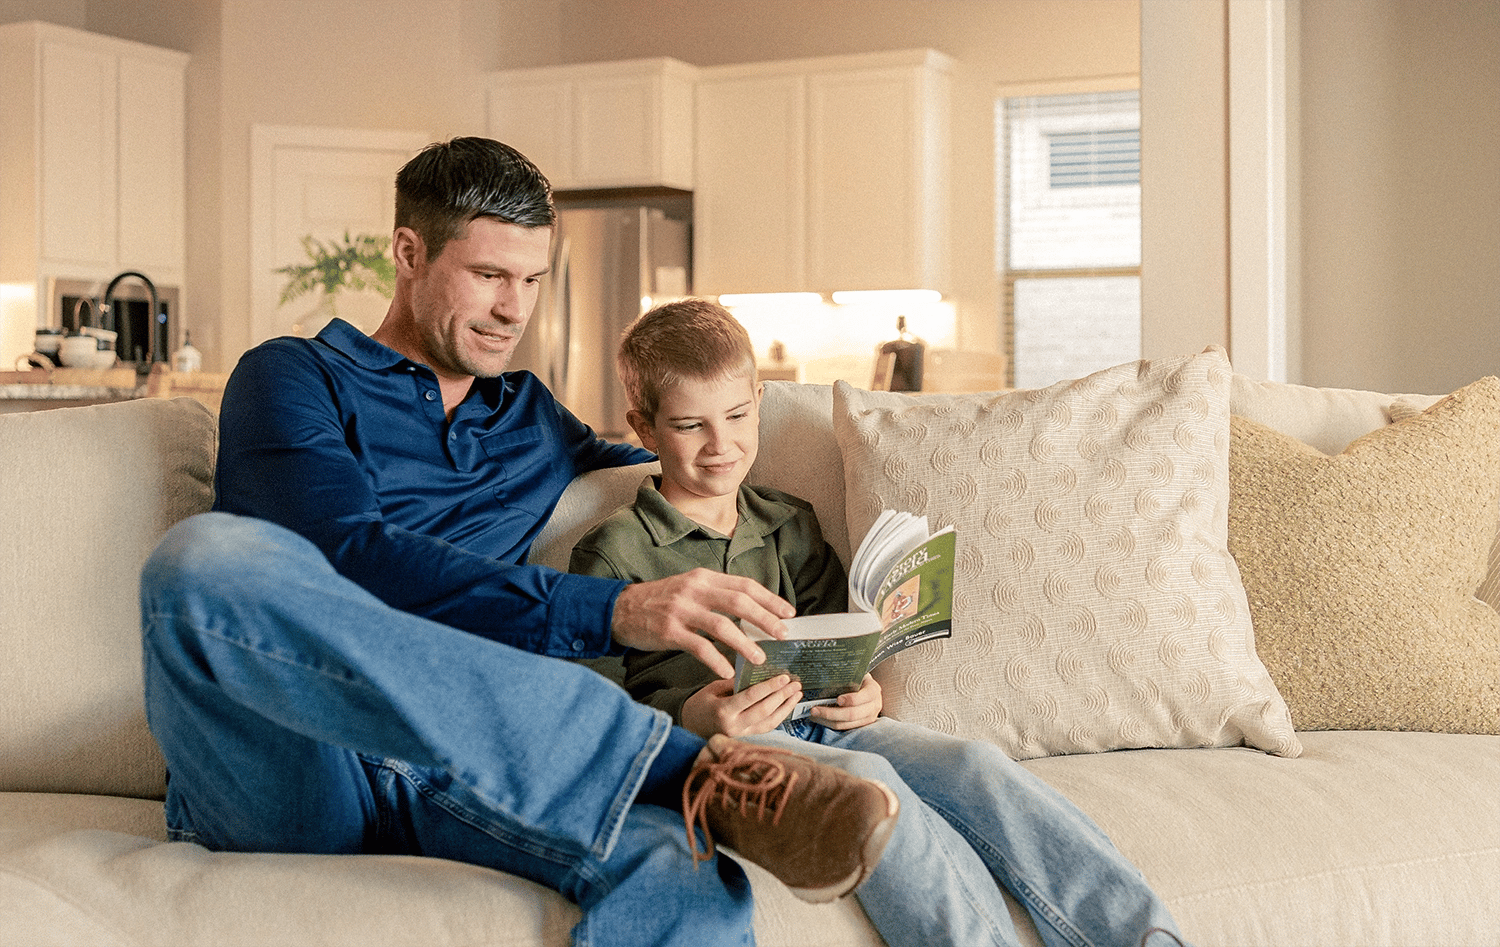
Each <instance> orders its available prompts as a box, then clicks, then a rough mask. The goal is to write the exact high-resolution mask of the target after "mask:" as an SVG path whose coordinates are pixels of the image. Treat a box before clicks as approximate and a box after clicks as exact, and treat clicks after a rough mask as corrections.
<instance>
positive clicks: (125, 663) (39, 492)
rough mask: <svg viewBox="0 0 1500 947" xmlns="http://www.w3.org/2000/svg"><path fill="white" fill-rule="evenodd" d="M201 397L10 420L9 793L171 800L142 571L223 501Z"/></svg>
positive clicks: (3, 696)
mask: <svg viewBox="0 0 1500 947" xmlns="http://www.w3.org/2000/svg"><path fill="white" fill-rule="evenodd" d="M216 438H217V427H216V424H215V422H214V418H213V415H212V414H211V413H210V412H209V410H208V409H207V408H205V407H204V406H203V405H201V404H199V403H198V402H196V401H193V400H190V399H186V398H184V399H178V400H171V401H167V400H161V399H143V400H139V401H130V402H123V403H119V404H109V405H98V406H93V407H84V408H57V409H53V410H49V411H38V412H32V413H23V414H7V415H0V484H4V491H5V496H6V500H5V502H4V503H3V504H0V533H3V535H4V536H5V541H4V542H3V543H0V641H3V646H0V654H3V655H4V658H3V660H0V720H3V721H4V726H3V728H0V791H23V792H70V793H98V794H106V795H121V796H137V797H142V798H159V797H161V796H162V795H163V794H164V793H165V791H166V782H165V766H164V764H163V762H162V759H161V754H160V752H159V750H158V749H157V747H156V743H155V741H154V740H153V739H152V738H151V734H150V732H149V731H148V730H147V729H146V719H145V710H144V703H143V699H142V690H141V645H140V638H141V633H140V604H139V595H140V593H139V581H140V571H141V565H142V564H143V563H144V562H145V560H146V557H147V556H148V555H149V554H150V553H151V550H152V549H153V548H155V546H156V544H157V542H158V540H160V539H161V537H162V535H163V534H164V533H165V532H166V531H167V529H168V528H169V527H170V526H171V525H172V524H173V523H176V522H177V521H178V520H180V519H183V518H184V517H187V516H189V515H192V514H194V513H199V512H202V511H204V510H207V509H208V508H209V506H210V505H211V503H212V501H213V465H214V456H215V451H216Z"/></svg>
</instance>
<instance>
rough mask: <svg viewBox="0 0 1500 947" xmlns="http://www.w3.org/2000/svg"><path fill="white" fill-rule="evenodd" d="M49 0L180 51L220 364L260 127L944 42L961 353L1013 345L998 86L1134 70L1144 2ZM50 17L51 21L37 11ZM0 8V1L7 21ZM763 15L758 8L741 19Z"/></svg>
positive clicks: (364, 122)
mask: <svg viewBox="0 0 1500 947" xmlns="http://www.w3.org/2000/svg"><path fill="white" fill-rule="evenodd" d="M141 2H144V3H145V4H146V6H145V7H144V10H145V12H146V14H147V15H145V16H142V15H141V11H142V9H143V8H142V7H141V6H140V3H138V2H136V0H89V2H87V3H83V2H81V0H75V2H74V3H71V4H64V3H62V2H61V0H52V2H47V0H36V2H35V3H31V4H22V5H23V6H25V7H28V8H29V9H30V10H31V11H34V12H30V13H27V11H26V10H23V11H21V13H20V14H18V15H17V16H16V17H15V18H25V16H26V15H36V16H42V17H54V16H59V15H68V16H72V17H74V18H75V20H76V17H77V10H78V9H80V8H81V9H83V10H85V11H86V18H85V22H70V23H69V25H74V26H83V27H84V28H87V29H93V30H96V31H98V32H104V33H110V34H112V35H117V36H125V37H127V38H130V39H136V40H139V41H142V42H150V43H156V44H158V45H164V46H170V47H173V48H177V49H184V50H186V51H187V52H190V53H191V54H192V55H193V66H192V67H191V68H192V72H191V73H190V76H189V126H190V127H189V133H188V136H189V137H188V141H189V156H188V167H189V175H188V176H189V204H188V229H189V247H190V249H189V259H188V272H189V280H190V283H191V288H192V293H193V295H192V300H191V311H190V312H189V313H188V314H187V322H188V324H189V326H190V327H191V328H192V330H193V338H194V342H195V343H196V344H198V345H199V347H200V348H203V349H204V350H205V354H206V359H207V362H208V364H209V365H210V366H211V367H228V366H229V364H231V363H232V361H233V359H235V358H237V357H238V354H239V353H240V352H241V351H242V350H243V349H244V347H245V346H246V344H248V332H247V329H246V326H247V324H248V321H249V313H248V309H247V307H248V301H247V300H248V280H249V274H248V271H247V269H246V262H245V261H246V260H247V259H248V254H249V240H250V237H249V229H248V228H249V220H248V215H247V213H246V210H245V208H246V206H247V203H248V200H249V138H250V127H251V125H253V124H255V123H268V124H288V125H289V124H300V125H315V126H335V127H355V128H373V129H380V128H394V129H415V130H421V131H427V132H429V133H430V134H431V135H432V136H434V137H446V136H448V135H453V134H464V133H474V132H482V131H483V127H482V123H483V108H482V97H481V95H480V93H479V91H478V90H479V85H478V81H479V78H480V77H481V76H482V75H483V74H484V73H485V72H488V71H490V70H494V69H499V68H509V67H516V66H529V65H545V64H551V63H559V62H584V61H594V60H606V59H622V58H631V57H637V56H673V57H676V58H680V59H683V60H686V61H688V62H692V63H694V64H699V65H713V64H718V63H725V62H742V61H757V60H764V59H778V58H791V57H798V56H814V55H818V56H821V55H833V54H841V53H858V52H869V51H877V50H886V49H901V48H911V47H920V46H930V47H934V48H937V49H940V50H942V51H944V52H947V53H949V54H950V55H953V56H955V57H957V58H958V59H960V60H961V61H963V62H964V63H965V74H964V77H963V80H964V81H963V83H962V84H961V94H960V104H959V106H958V109H959V114H960V115H961V116H963V117H965V121H964V123H963V125H964V128H963V132H964V134H962V135H960V136H958V138H957V141H956V147H955V151H956V157H957V161H956V165H957V174H956V175H955V181H954V185H953V186H954V189H955V191H956V193H957V195H958V196H959V199H958V200H956V201H955V202H954V206H955V216H956V225H957V228H958V233H959V234H960V235H961V236H960V239H959V240H958V241H957V246H956V253H955V262H956V265H957V268H958V270H959V272H960V274H961V278H960V279H959V280H958V284H959V289H958V292H959V295H960V296H961V297H962V302H961V314H962V318H963V320H964V329H963V330H962V331H963V332H964V333H965V342H966V344H970V345H973V346H976V347H994V346H997V345H998V344H999V341H1000V340H999V338H998V326H997V322H996V319H995V310H996V304H997V302H996V299H997V297H996V286H995V278H994V273H993V263H992V254H993V226H992V220H993V190H994V183H993V175H994V165H993V155H992V139H991V135H992V131H991V128H990V122H991V113H990V106H991V102H992V93H993V89H994V87H995V85H997V84H999V83H1004V82H1017V81H1030V80H1038V79H1041V80H1046V79H1061V78H1075V77H1079V76H1094V75H1116V74H1133V73H1135V72H1136V71H1137V50H1138V46H1139V42H1138V17H1139V6H1138V2H1137V0H1004V2H1000V0H817V2H814V3H806V2H803V0H759V2H754V3H749V2H744V0H424V2H423V3H422V4H421V15H420V16H415V15H413V7H412V5H411V4H410V3H409V2H405V0H300V2H291V0H141ZM42 8H45V9H42ZM3 10H4V8H3V7H0V11H3ZM750 10H753V15H751V16H747V15H746V12H747V11H750Z"/></svg>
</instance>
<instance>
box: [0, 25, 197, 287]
mask: <svg viewBox="0 0 1500 947" xmlns="http://www.w3.org/2000/svg"><path fill="white" fill-rule="evenodd" d="M187 62H188V56H187V54H185V53H180V52H176V51H174V50H166V49H158V48H156V47H152V46H146V45H143V44H140V43H132V42H128V41H125V40H119V39H115V38H112V37H105V36H98V35H95V34H92V33H86V32H83V31H80V30H73V29H68V28H66V27H60V26H54V25H51V24H45V23H18V24H11V25H7V26H3V27H0V126H3V132H4V133H3V145H0V148H3V152H0V219H3V220H4V221H5V228H4V230H3V232H0V278H3V279H4V280H5V281H7V282H21V281H25V282H31V281H36V283H37V287H38V298H45V294H46V280H47V278H49V277H65V278H74V279H108V278H109V277H111V276H113V275H114V274H115V273H118V272H120V271H121V270H126V269H134V270H141V271H143V272H145V273H146V274H147V275H149V276H151V277H152V278H153V279H155V280H157V281H159V282H163V283H167V284H173V285H180V284H181V282H182V275H183V270H184V242H185V223H184V207H185V203H186V195H185V171H184V168H185V146H184V142H185V128H186V124H185V112H184V102H185V95H184V76H185V72H186V68H187Z"/></svg>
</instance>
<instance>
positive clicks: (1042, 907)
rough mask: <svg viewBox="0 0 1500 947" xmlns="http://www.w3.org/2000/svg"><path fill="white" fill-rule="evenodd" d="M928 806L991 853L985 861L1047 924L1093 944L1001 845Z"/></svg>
mask: <svg viewBox="0 0 1500 947" xmlns="http://www.w3.org/2000/svg"><path fill="white" fill-rule="evenodd" d="M928 806H929V807H930V808H932V809H933V811H935V812H937V813H939V814H940V815H941V816H942V817H943V818H944V819H946V820H947V821H948V824H949V825H951V826H953V828H954V829H955V830H956V831H957V832H958V833H959V834H960V835H962V836H963V837H964V838H965V839H967V840H968V842H969V844H970V845H971V846H973V848H974V849H975V851H978V852H980V853H981V855H982V856H984V853H988V855H987V857H985V858H984V860H985V863H986V864H988V865H990V866H991V867H990V871H991V872H995V871H996V868H995V866H997V865H998V866H999V868H1000V870H999V872H998V873H1000V874H1003V875H1004V878H1005V882H1006V883H1005V884H1004V885H1003V887H1005V888H1006V890H1008V891H1010V893H1011V894H1013V895H1014V896H1015V897H1017V898H1019V899H1020V900H1021V901H1023V902H1025V904H1026V906H1027V908H1028V909H1029V910H1031V911H1033V912H1034V913H1035V914H1036V915H1037V916H1038V917H1041V918H1043V919H1045V921H1046V922H1047V924H1048V925H1049V926H1050V927H1051V928H1052V929H1053V930H1055V931H1057V933H1058V934H1059V935H1061V936H1062V937H1063V938H1065V939H1066V940H1067V942H1068V943H1069V944H1071V945H1072V947H1094V945H1092V944H1091V943H1090V941H1089V940H1088V938H1087V937H1085V936H1084V934H1083V932H1082V931H1080V930H1079V929H1078V928H1076V927H1074V926H1073V924H1072V923H1070V922H1069V921H1068V920H1067V918H1065V917H1063V915H1062V914H1061V913H1060V912H1059V911H1058V910H1057V909H1056V908H1055V907H1054V906H1053V905H1052V904H1051V902H1049V901H1048V900H1046V899H1045V898H1043V897H1042V896H1041V894H1040V893H1039V892H1038V891H1037V890H1036V889H1035V888H1033V887H1032V886H1031V885H1030V884H1029V883H1027V881H1026V880H1025V879H1024V878H1022V877H1021V876H1020V875H1019V874H1017V872H1016V870H1015V866H1014V865H1012V864H1011V862H1010V861H1009V860H1008V859H1007V858H1006V857H1005V856H1004V854H1003V853H1002V852H1000V850H999V849H997V848H995V846H993V845H991V844H990V843H989V841H988V840H987V839H985V838H984V837H983V836H981V835H979V834H978V833H976V832H975V831H974V830H972V829H971V828H969V826H968V825H967V823H965V822H964V821H963V819H962V818H960V817H959V816H958V815H957V814H956V813H952V812H948V811H946V810H943V809H941V808H940V807H938V806H936V805H934V804H932V803H928Z"/></svg>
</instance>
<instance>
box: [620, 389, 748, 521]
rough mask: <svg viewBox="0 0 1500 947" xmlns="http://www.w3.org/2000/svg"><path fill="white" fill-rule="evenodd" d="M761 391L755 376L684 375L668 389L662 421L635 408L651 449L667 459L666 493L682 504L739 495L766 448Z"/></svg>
mask: <svg viewBox="0 0 1500 947" xmlns="http://www.w3.org/2000/svg"><path fill="white" fill-rule="evenodd" d="M760 393H761V389H760V387H759V386H758V385H756V383H755V379H754V378H753V377H751V376H750V375H749V374H743V375H737V376H735V377H732V378H729V379H727V380H717V381H705V380H703V379H698V378H688V379H684V380H683V381H682V382H681V383H679V384H678V385H676V386H675V387H673V388H672V389H670V390H668V391H664V392H662V396H661V406H660V407H659V408H658V409H657V412H656V421H655V422H654V423H651V424H647V423H645V419H644V418H642V417H641V416H640V415H639V414H636V413H635V412H632V415H633V420H632V422H631V423H632V424H633V425H635V430H636V433H637V434H639V435H640V437H641V442H642V443H643V444H644V445H645V446H646V449H647V450H652V451H655V452H656V455H657V456H658V457H659V458H661V472H662V485H661V492H662V496H664V497H666V498H667V501H668V502H669V503H672V504H673V505H674V506H678V508H679V509H681V508H682V507H681V504H682V503H684V502H687V503H691V502H694V501H697V500H705V499H710V498H713V497H727V496H733V495H734V494H735V493H736V492H737V491H738V490H739V487H740V482H741V481H742V480H744V479H745V476H746V475H747V474H749V473H750V467H751V465H752V464H754V463H755V455H756V452H757V451H758V450H759V448H760Z"/></svg>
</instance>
